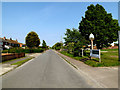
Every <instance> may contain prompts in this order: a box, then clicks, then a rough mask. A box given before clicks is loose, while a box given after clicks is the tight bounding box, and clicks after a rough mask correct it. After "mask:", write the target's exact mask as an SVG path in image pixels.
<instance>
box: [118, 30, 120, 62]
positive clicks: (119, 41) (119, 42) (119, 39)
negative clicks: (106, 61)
mask: <svg viewBox="0 0 120 90" xmlns="http://www.w3.org/2000/svg"><path fill="white" fill-rule="evenodd" d="M118 46H119V61H120V31H118Z"/></svg>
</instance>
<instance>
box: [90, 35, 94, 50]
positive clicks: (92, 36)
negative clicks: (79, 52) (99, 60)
mask: <svg viewBox="0 0 120 90" xmlns="http://www.w3.org/2000/svg"><path fill="white" fill-rule="evenodd" d="M89 39H90V40H91V49H93V40H94V35H93V34H92V33H91V34H90V36H89Z"/></svg>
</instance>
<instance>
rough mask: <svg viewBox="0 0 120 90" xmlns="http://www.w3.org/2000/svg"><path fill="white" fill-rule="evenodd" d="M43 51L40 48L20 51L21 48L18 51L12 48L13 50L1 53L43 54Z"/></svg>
mask: <svg viewBox="0 0 120 90" xmlns="http://www.w3.org/2000/svg"><path fill="white" fill-rule="evenodd" d="M43 51H44V49H42V48H39V49H22V48H19V49H16V48H13V49H9V50H3V51H2V53H7V52H8V53H41V52H43Z"/></svg>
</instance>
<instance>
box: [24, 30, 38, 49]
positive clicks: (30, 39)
mask: <svg viewBox="0 0 120 90" xmlns="http://www.w3.org/2000/svg"><path fill="white" fill-rule="evenodd" d="M25 41H26V45H27V47H29V48H32V47H38V46H39V45H40V39H39V37H38V35H37V33H36V32H34V31H31V32H29V33H28V34H27V36H26V38H25Z"/></svg>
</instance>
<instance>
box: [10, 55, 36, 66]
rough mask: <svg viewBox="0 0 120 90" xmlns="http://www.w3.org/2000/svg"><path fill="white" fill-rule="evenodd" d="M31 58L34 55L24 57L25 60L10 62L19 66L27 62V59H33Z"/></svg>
mask: <svg viewBox="0 0 120 90" xmlns="http://www.w3.org/2000/svg"><path fill="white" fill-rule="evenodd" d="M33 58H34V57H30V58H27V59H25V60H22V61H18V62H16V63H13V64H11V65H17V66H20V65H22V64H24V63H25V62H27V61H29V60H31V59H33Z"/></svg>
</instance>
